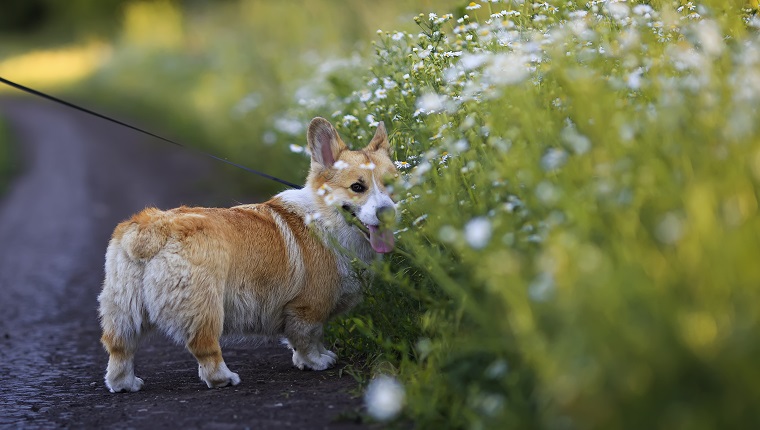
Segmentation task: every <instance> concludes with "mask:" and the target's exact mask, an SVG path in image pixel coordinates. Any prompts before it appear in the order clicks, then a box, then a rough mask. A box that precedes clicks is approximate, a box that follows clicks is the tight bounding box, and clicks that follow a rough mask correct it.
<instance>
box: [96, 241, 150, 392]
mask: <svg viewBox="0 0 760 430" xmlns="http://www.w3.org/2000/svg"><path fill="white" fill-rule="evenodd" d="M105 269H106V276H105V280H104V282H103V291H102V292H101V293H100V295H99V296H98V302H100V308H99V312H100V324H101V327H102V328H103V336H102V337H101V341H102V343H103V346H104V347H105V349H106V351H108V354H109V358H108V368H107V369H106V376H105V382H106V386H107V387H108V389H109V390H110V391H111V392H112V393H116V392H120V391H138V390H140V388H142V386H143V380H142V379H140V378H138V377H136V376H135V370H134V369H135V366H134V358H135V351H136V350H137V346H138V344H139V341H140V334H141V332H142V331H143V329H144V328H145V327H143V323H144V322H145V318H144V309H143V306H142V300H141V294H140V288H141V282H142V269H141V267H140V266H139V265H138V264H136V263H134V262H132V261H130V260H129V259H128V257H127V256H126V254H125V253H124V252H123V250H121V249H120V246H118V244H116V243H114V242H112V243H111V245H110V246H109V248H108V252H107V254H106V268H105Z"/></svg>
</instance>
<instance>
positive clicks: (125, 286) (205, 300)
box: [98, 118, 395, 392]
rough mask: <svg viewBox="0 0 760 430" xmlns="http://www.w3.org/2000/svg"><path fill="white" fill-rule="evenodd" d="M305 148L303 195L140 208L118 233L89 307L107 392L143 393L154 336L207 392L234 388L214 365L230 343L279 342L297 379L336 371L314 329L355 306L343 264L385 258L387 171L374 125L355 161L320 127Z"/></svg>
mask: <svg viewBox="0 0 760 430" xmlns="http://www.w3.org/2000/svg"><path fill="white" fill-rule="evenodd" d="M307 140H308V144H309V149H310V150H311V154H312V161H311V169H310V172H309V176H308V179H307V182H306V186H305V187H304V188H303V189H301V190H289V191H285V192H282V193H280V194H278V195H276V196H275V197H273V198H272V199H271V200H269V201H267V202H265V203H261V204H253V205H242V206H236V207H233V208H189V207H180V208H177V209H172V210H168V211H161V210H158V209H154V208H150V209H146V210H144V211H142V212H140V213H138V214H136V215H134V216H133V217H132V218H131V219H130V220H128V221H125V222H123V223H121V224H119V225H118V226H117V227H116V229H115V231H114V233H113V236H112V238H111V241H110V243H109V245H108V250H107V252H106V263H105V280H104V282H103V290H102V292H101V293H100V295H99V297H98V301H99V303H100V309H99V311H100V321H101V327H102V329H103V336H102V339H101V340H102V343H103V346H104V347H105V349H106V350H107V351H108V353H109V354H110V357H109V360H108V368H107V370H106V376H105V382H106V385H107V386H108V388H109V389H110V390H111V392H119V391H137V390H139V389H140V388H141V387H142V386H143V380H142V379H140V378H138V377H136V376H135V374H134V355H135V350H136V349H137V346H138V343H139V340H140V338H141V336H143V335H144V334H146V333H148V332H150V331H151V330H152V329H154V328H157V329H159V330H160V331H162V332H164V333H165V334H167V335H168V336H169V337H171V338H172V339H174V340H176V341H177V342H179V343H181V344H184V345H185V346H186V347H187V349H188V350H189V351H190V352H191V353H192V354H193V355H194V356H195V358H196V359H197V360H198V375H199V376H200V378H201V379H202V380H203V381H204V382H205V383H206V384H207V385H208V386H209V387H223V386H226V385H230V384H232V385H237V384H239V383H240V377H239V376H238V375H237V374H236V373H234V372H232V371H230V369H228V368H227V365H226V364H225V363H224V359H223V358H222V351H221V348H220V345H219V339H220V337H221V336H222V335H223V334H228V333H229V334H256V335H265V336H283V337H285V339H286V341H287V344H288V346H289V347H290V348H291V349H292V350H293V364H294V365H295V366H296V367H298V368H299V369H305V368H309V369H313V370H323V369H326V368H328V367H331V366H332V365H333V364H334V363H335V361H336V355H335V354H334V353H333V352H331V351H328V350H327V349H325V347H324V345H323V344H322V329H323V326H324V324H325V322H326V321H327V320H328V319H329V318H330V317H332V316H334V315H336V314H338V313H340V312H343V311H345V310H348V309H349V308H351V307H352V306H354V305H355V304H356V303H357V302H358V301H359V299H360V279H357V278H356V277H355V276H354V275H353V273H352V270H351V267H350V258H352V257H354V256H355V257H358V258H360V259H362V260H364V261H370V260H371V259H373V258H375V256H376V255H377V253H378V252H380V253H382V252H389V251H390V250H391V249H392V247H393V235H392V233H391V232H390V230H388V228H387V227H386V226H385V224H384V223H383V222H382V221H383V218H386V217H388V216H389V215H390V217H391V218H392V217H393V215H394V214H395V204H394V202H393V201H392V200H391V198H390V196H389V194H388V192H387V190H386V189H385V186H384V185H383V184H384V179H385V178H386V177H389V176H393V175H395V167H394V165H393V163H392V162H391V159H390V156H389V146H388V137H387V134H386V131H385V127H384V125H383V124H382V123H380V125H379V126H378V129H377V132H376V133H375V136H374V138H373V139H372V141H371V142H370V143H369V145H367V147H365V148H364V149H362V150H359V151H351V150H349V149H348V148H347V147H346V145H345V144H344V143H343V141H342V140H341V139H340V137H339V136H338V133H337V132H336V131H335V129H334V128H333V126H332V125H331V124H330V123H329V122H328V121H327V120H325V119H322V118H315V119H314V120H312V122H311V124H310V125H309V129H308V132H307ZM347 214H348V215H347ZM351 217H355V218H356V219H357V220H358V221H359V223H352V222H349V221H350V218H351ZM357 224H363V226H361V225H359V226H357ZM346 251H347V252H346Z"/></svg>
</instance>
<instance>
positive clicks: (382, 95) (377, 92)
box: [375, 88, 388, 100]
mask: <svg viewBox="0 0 760 430" xmlns="http://www.w3.org/2000/svg"><path fill="white" fill-rule="evenodd" d="M386 97H388V92H387V91H386V90H385V88H378V89H376V90H375V98H377V99H378V100H382V99H384V98H386Z"/></svg>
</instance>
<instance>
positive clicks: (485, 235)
mask: <svg viewBox="0 0 760 430" xmlns="http://www.w3.org/2000/svg"><path fill="white" fill-rule="evenodd" d="M464 236H465V240H467V244H468V245H470V246H471V247H472V248H473V249H482V248H484V247H485V246H486V245H488V241H489V240H491V221H489V220H488V218H485V217H477V218H473V219H471V220H470V221H468V222H467V224H465V226H464Z"/></svg>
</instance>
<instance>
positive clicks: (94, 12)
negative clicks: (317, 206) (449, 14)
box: [0, 0, 462, 195]
mask: <svg viewBox="0 0 760 430" xmlns="http://www.w3.org/2000/svg"><path fill="white" fill-rule="evenodd" d="M455 4H462V3H461V2H454V1H433V0H412V1H402V0H381V1H369V0H367V1H363V0H362V1H348V2H346V1H339V0H308V1H307V0H288V1H263V0H224V1H203V0H186V1H168V0H158V1H144V0H142V1H135V0H103V1H95V0H74V1H70V2H60V1H55V0H9V1H6V2H4V5H3V13H2V14H0V40H1V41H2V42H1V43H0V76H3V77H5V78H7V79H10V80H12V81H16V82H18V83H20V84H23V85H27V86H30V87H33V88H37V89H40V90H43V91H49V92H51V93H52V94H54V95H58V96H61V97H63V96H65V97H68V98H70V99H72V100H75V101H77V102H80V103H83V104H84V105H86V106H88V107H93V108H97V109H101V110H104V111H106V112H108V113H111V114H116V115H117V116H121V117H127V118H131V119H133V120H137V121H140V122H141V123H142V124H144V125H146V126H148V128H149V129H150V130H151V131H154V132H157V133H159V134H161V133H163V134H167V135H169V136H170V137H173V138H176V139H180V140H181V141H182V142H184V143H187V144H188V145H190V146H195V147H201V148H204V149H206V150H211V149H213V151H212V152H214V153H216V154H219V155H221V156H224V157H229V158H230V159H232V160H235V161H236V162H238V163H241V164H245V165H248V166H250V167H254V168H264V167H266V170H267V172H269V173H271V174H273V175H276V176H282V177H285V178H287V179H289V180H291V181H293V182H296V183H300V182H301V181H302V180H303V174H304V172H305V168H306V166H307V160H306V159H305V158H304V157H299V156H294V155H293V154H292V153H290V151H289V150H288V145H287V144H279V143H282V142H279V141H278V137H279V136H278V133H277V130H285V131H291V132H292V131H294V130H293V128H298V127H303V126H304V125H303V124H292V123H288V122H286V121H280V122H279V123H278V122H277V117H276V114H277V113H280V112H282V111H283V110H285V109H286V108H287V107H288V106H291V105H293V104H295V103H297V102H298V100H297V97H296V95H297V94H296V93H297V92H298V90H299V89H301V90H302V91H308V89H305V90H304V88H303V82H304V81H305V80H309V81H314V80H315V76H317V75H319V76H320V77H321V78H323V79H325V80H328V81H332V82H333V83H335V84H337V85H336V89H338V90H340V88H341V85H340V84H339V83H340V82H344V81H346V79H345V78H346V76H331V74H333V73H334V74H343V75H345V74H346V73H347V71H346V70H347V68H346V65H347V63H351V62H352V61H353V62H354V63H355V65H356V67H357V69H356V70H357V76H356V78H359V77H361V75H366V70H365V69H364V68H362V67H360V65H359V59H358V58H357V57H356V56H357V55H360V56H361V55H369V54H371V52H372V49H371V40H372V39H373V38H374V37H376V32H377V30H378V29H381V28H383V29H386V28H388V27H391V28H393V29H411V27H413V26H414V22H413V21H412V19H411V18H412V16H414V15H415V14H416V13H419V12H420V11H426V12H428V11H436V10H445V11H450V10H452V9H453V8H454V7H453V6H454V5H455ZM352 58H353V60H352ZM349 70H350V69H349ZM343 89H344V90H345V92H346V94H342V96H345V95H348V94H349V93H350V92H351V91H352V88H350V87H349V86H348V85H345V84H343ZM9 93H10V94H13V95H15V94H16V93H17V91H16V90H13V89H10V88H8V87H0V96H1V95H5V94H9ZM303 95H304V94H301V96H303ZM338 95H339V96H341V94H338ZM327 115H329V112H326V113H324V116H327ZM4 130H5V127H3V126H0V134H4V135H6V137H4V138H0V140H5V141H7V140H8V137H7V131H4ZM290 134H298V135H300V134H299V133H286V135H290ZM287 143H301V144H302V143H303V142H298V141H296V142H287ZM12 157H13V155H12V154H11V153H9V149H8V145H7V144H5V145H4V144H0V177H2V178H5V179H2V180H0V183H7V178H8V177H9V175H10V174H12V172H13V169H14V167H13V165H14V163H13V161H12V160H13V158H12ZM233 175H234V173H233ZM234 179H235V180H234V181H233V182H234V183H236V184H238V185H239V186H240V187H241V188H242V189H243V190H252V191H253V192H255V193H257V194H258V193H261V194H263V195H266V194H268V193H271V192H273V191H276V190H277V189H279V188H280V187H279V185H277V184H275V183H267V182H268V181H262V180H260V179H258V178H256V177H253V176H252V175H249V174H240V175H239V176H237V177H235V178H234Z"/></svg>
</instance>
